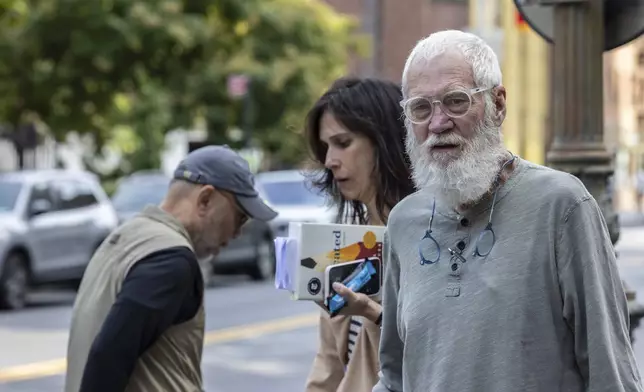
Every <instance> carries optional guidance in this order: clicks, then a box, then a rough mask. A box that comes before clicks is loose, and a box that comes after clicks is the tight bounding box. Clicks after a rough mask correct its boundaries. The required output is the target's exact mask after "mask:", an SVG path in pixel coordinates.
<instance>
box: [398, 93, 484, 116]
mask: <svg viewBox="0 0 644 392" xmlns="http://www.w3.org/2000/svg"><path fill="white" fill-rule="evenodd" d="M492 88H493V87H475V88H472V89H469V90H460V89H457V90H452V91H448V92H446V93H445V94H443V95H442V96H441V97H440V99H435V98H427V97H413V98H409V99H407V100H405V101H403V102H402V104H401V106H402V108H403V110H404V112H405V117H407V118H408V119H409V121H411V122H412V123H414V124H421V123H424V122H426V121H429V120H430V119H431V118H432V116H433V115H434V106H436V105H439V106H440V107H441V109H442V110H443V112H444V113H445V114H446V115H447V116H449V117H451V118H459V117H463V116H465V115H466V114H467V113H468V112H469V111H470V108H471V107H472V96H473V95H475V94H478V93H482V92H485V91H488V90H490V89H492Z"/></svg>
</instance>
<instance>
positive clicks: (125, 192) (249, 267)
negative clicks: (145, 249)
mask: <svg viewBox="0 0 644 392" xmlns="http://www.w3.org/2000/svg"><path fill="white" fill-rule="evenodd" d="M169 183H170V178H169V177H167V176H166V175H165V174H163V173H162V172H159V171H143V172H136V173H133V174H131V175H130V176H127V177H124V178H122V179H121V181H119V184H118V186H117V189H116V191H115V192H114V195H113V196H112V203H113V205H114V208H115V209H116V211H117V213H118V215H119V219H120V221H121V222H123V221H124V220H126V219H129V218H130V217H132V216H134V215H136V214H137V213H139V212H140V211H141V210H142V209H143V208H144V207H145V206H146V205H148V204H159V203H160V202H161V201H162V200H163V198H164V197H165V195H166V193H167V190H168V185H169ZM272 245H273V233H272V231H271V228H270V226H268V225H267V224H266V223H264V222H260V221H256V220H251V221H249V222H248V223H247V224H246V225H244V227H243V228H242V231H241V233H240V235H239V236H238V237H237V238H235V239H234V240H232V241H230V243H229V244H228V245H227V246H226V247H224V248H223V249H221V251H220V252H219V254H218V255H217V256H216V257H214V258H208V259H204V260H200V263H201V266H202V272H203V275H204V278H205V280H206V282H207V283H210V281H211V277H212V274H213V273H222V274H224V273H243V274H247V275H249V276H250V277H251V278H253V279H255V280H263V279H267V278H269V277H270V276H272V272H273V267H272V265H273V264H274V263H273V258H274V256H273V253H272V249H273V246H272Z"/></svg>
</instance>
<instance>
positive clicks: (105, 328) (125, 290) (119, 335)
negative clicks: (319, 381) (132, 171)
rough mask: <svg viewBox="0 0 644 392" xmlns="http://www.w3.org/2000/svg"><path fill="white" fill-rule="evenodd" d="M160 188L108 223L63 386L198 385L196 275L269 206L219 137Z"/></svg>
mask: <svg viewBox="0 0 644 392" xmlns="http://www.w3.org/2000/svg"><path fill="white" fill-rule="evenodd" d="M173 177H174V178H173V180H172V182H171V184H170V187H169V190H168V194H167V196H166V197H165V199H164V201H163V202H162V203H161V205H159V206H148V207H146V208H145V210H144V211H143V212H142V213H140V214H139V215H138V216H136V217H135V218H133V219H131V220H130V221H128V222H126V223H124V224H123V225H122V226H121V227H119V228H117V229H116V230H115V231H114V232H112V233H111V234H110V235H109V236H108V238H107V239H106V240H105V242H104V243H103V244H102V245H101V246H100V248H99V249H98V250H97V251H96V253H95V254H94V257H93V258H92V260H91V261H90V263H89V265H88V267H87V269H86V271H85V275H84V276H83V281H82V283H81V286H80V289H79V292H78V296H77V298H76V303H75V304H74V310H73V316H72V326H71V331H70V336H69V343H68V352H67V377H66V381H65V382H66V385H65V391H66V392H79V391H83V392H85V391H87V392H89V391H91V392H101V391H110V392H114V391H126V390H127V391H133V392H134V391H173V392H196V391H201V390H202V377H201V353H202V347H203V337H204V309H203V278H202V276H201V269H200V268H199V263H198V262H197V259H198V258H201V257H204V256H207V255H209V254H214V253H216V252H217V251H218V249H219V248H220V247H222V246H225V245H226V244H227V243H228V241H230V240H231V239H233V238H234V237H236V236H237V235H238V234H239V231H240V228H241V227H242V225H243V224H244V223H245V222H246V221H247V220H248V219H249V218H252V219H258V220H262V221H269V220H271V219H273V218H275V216H276V215H277V213H276V212H275V211H273V210H272V209H271V208H270V207H268V206H267V205H266V204H264V202H263V201H262V200H261V198H260V197H259V196H258V194H257V191H256V190H255V187H254V178H253V175H252V174H251V172H250V169H249V167H248V163H247V162H246V161H245V160H244V159H243V158H242V157H241V156H239V155H238V154H237V153H235V152H234V151H233V150H231V149H229V148H228V147H227V146H207V147H203V148H200V149H198V150H195V151H193V152H192V153H190V154H189V155H188V156H187V157H186V158H185V159H184V160H183V161H182V162H181V163H180V164H179V166H178V167H177V169H176V171H175V173H174V176H173Z"/></svg>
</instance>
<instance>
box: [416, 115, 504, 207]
mask: <svg viewBox="0 0 644 392" xmlns="http://www.w3.org/2000/svg"><path fill="white" fill-rule="evenodd" d="M486 117H487V118H489V117H488V116H486ZM410 126H411V124H408V125H407V141H406V147H407V153H408V154H409V157H410V159H411V162H412V179H413V180H414V183H415V184H416V188H417V189H419V190H422V191H426V192H428V193H431V194H432V195H434V196H435V197H436V200H437V201H439V202H442V203H446V204H447V205H449V207H451V208H458V207H459V206H463V205H467V204H470V203H473V202H476V201H478V200H480V199H481V198H482V197H483V196H484V195H485V194H486V193H487V192H488V191H490V189H491V187H492V185H493V184H494V181H495V179H496V176H497V174H498V172H499V171H500V169H501V166H502V164H503V162H504V161H505V160H507V159H510V156H509V154H508V151H507V150H506V149H505V147H504V145H503V142H502V140H501V130H500V128H499V127H497V126H495V125H494V124H493V123H492V121H489V120H488V121H485V120H483V121H481V123H480V124H479V125H478V126H477V127H476V129H475V130H474V135H475V136H474V138H472V139H471V140H466V139H464V138H463V137H462V136H459V135H456V134H454V133H449V132H446V133H445V134H430V135H429V137H428V138H427V140H425V142H424V143H422V144H418V143H417V142H416V138H415V135H414V132H413V131H412V130H411V127H410ZM438 141H442V142H446V143H458V144H460V145H461V146H462V152H461V155H460V156H459V157H458V158H456V159H454V158H451V159H449V160H448V159H447V154H449V153H444V152H443V153H441V152H435V153H434V154H435V156H434V159H433V158H432V156H431V153H430V146H432V145H434V144H435V143H436V142H438ZM438 154H441V156H438ZM440 158H443V159H440Z"/></svg>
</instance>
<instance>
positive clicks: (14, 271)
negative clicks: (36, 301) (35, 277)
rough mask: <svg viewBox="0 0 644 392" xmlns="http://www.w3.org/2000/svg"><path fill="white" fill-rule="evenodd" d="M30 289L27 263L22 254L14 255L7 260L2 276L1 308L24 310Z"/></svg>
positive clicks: (0, 283) (0, 279) (0, 284)
mask: <svg viewBox="0 0 644 392" xmlns="http://www.w3.org/2000/svg"><path fill="white" fill-rule="evenodd" d="M28 288H29V271H28V270H27V261H26V260H25V258H24V256H22V255H21V254H20V253H12V254H10V255H9V257H7V259H6V260H5V262H4V268H3V269H2V275H1V276H0V308H2V309H21V308H23V307H24V306H25V303H26V302H27V290H28Z"/></svg>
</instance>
